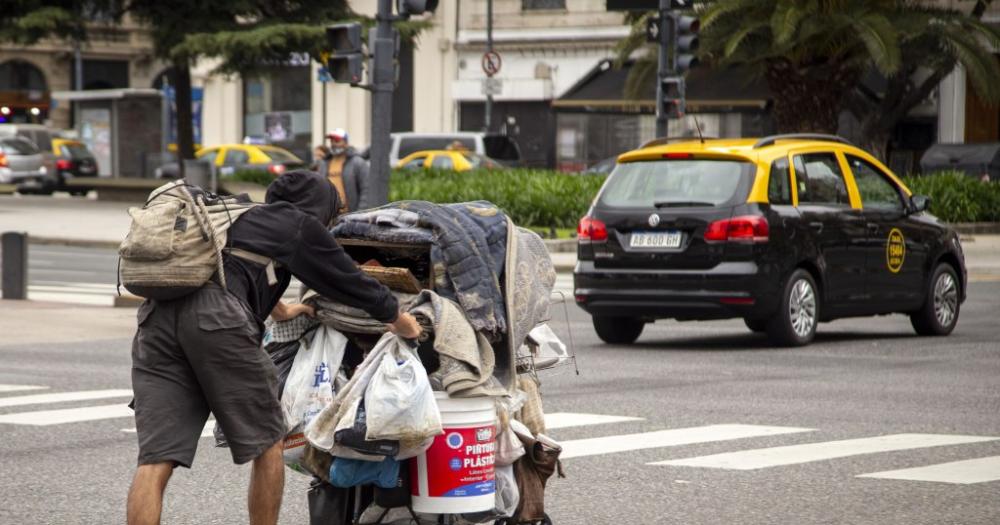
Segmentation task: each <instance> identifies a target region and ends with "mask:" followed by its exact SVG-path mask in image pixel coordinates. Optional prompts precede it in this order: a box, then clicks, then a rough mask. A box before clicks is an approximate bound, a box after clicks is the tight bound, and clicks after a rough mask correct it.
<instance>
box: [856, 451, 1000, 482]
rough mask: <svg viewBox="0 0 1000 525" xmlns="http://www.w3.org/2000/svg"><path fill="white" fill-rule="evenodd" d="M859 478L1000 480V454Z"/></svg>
mask: <svg viewBox="0 0 1000 525" xmlns="http://www.w3.org/2000/svg"><path fill="white" fill-rule="evenodd" d="M857 477H859V478H880V479H901V480H906V481H934V482H937V483H955V484H959V485H971V484H973V483H987V482H990V481H997V480H1000V456H990V457H986V458H979V459H967V460H965V461H952V462H950V463H939V464H937V465H928V466H926V467H916V468H905V469H900V470H887V471H885V472H875V473H873V474H861V475H860V476H857Z"/></svg>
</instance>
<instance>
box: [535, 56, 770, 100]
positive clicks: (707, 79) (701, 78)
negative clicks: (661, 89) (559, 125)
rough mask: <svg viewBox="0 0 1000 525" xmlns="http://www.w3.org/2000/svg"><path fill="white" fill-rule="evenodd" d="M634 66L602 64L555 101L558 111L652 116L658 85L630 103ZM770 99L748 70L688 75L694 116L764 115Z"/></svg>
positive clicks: (706, 70)
mask: <svg viewBox="0 0 1000 525" xmlns="http://www.w3.org/2000/svg"><path fill="white" fill-rule="evenodd" d="M631 68H632V63H626V64H625V65H623V66H622V67H621V68H615V67H614V65H613V64H612V61H611V60H609V59H605V60H602V61H601V62H600V63H598V64H597V66H595V67H594V69H592V70H591V71H590V72H589V73H587V75H585V76H584V77H583V78H582V79H580V81H579V82H577V83H576V85H574V86H573V87H571V88H569V89H568V90H567V91H566V93H565V94H563V96H561V97H559V98H558V99H556V100H554V101H552V107H553V108H555V109H556V110H557V111H578V112H585V113H653V112H655V110H656V85H655V83H652V82H650V84H649V86H648V89H646V92H645V93H643V96H642V97H641V98H639V99H638V100H636V99H627V98H626V97H625V94H624V90H625V80H626V79H627V78H628V75H629V71H630V70H631ZM770 98H771V95H770V92H769V90H768V88H767V84H766V83H765V82H764V81H763V80H762V79H756V78H754V77H752V76H751V75H750V74H749V73H748V72H747V71H746V70H740V69H709V68H705V67H701V68H695V69H693V70H691V71H690V72H689V73H688V74H687V109H688V111H692V112H702V113H705V112H730V111H762V110H764V109H765V108H766V107H767V104H768V101H769V100H770Z"/></svg>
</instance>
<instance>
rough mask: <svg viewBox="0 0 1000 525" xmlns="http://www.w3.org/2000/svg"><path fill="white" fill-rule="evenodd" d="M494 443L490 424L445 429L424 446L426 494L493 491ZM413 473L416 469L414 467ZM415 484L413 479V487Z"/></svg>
mask: <svg viewBox="0 0 1000 525" xmlns="http://www.w3.org/2000/svg"><path fill="white" fill-rule="evenodd" d="M496 450H497V443H496V439H495V429H494V427H493V426H492V425H490V426H485V427H473V428H446V429H445V431H444V434H443V435H440V436H437V437H435V438H434V443H433V444H432V445H431V447H430V448H429V449H427V452H426V454H427V478H428V479H427V491H428V494H427V496H429V497H432V498H435V497H437V498H461V497H466V496H483V495H487V494H493V493H494V492H495V491H496V487H495V486H494V483H495V482H494V477H493V476H494V473H493V464H494V462H495V461H496ZM413 472H414V474H416V469H413ZM418 486H419V485H418V483H416V480H414V483H413V487H414V489H416V488H417V487H418Z"/></svg>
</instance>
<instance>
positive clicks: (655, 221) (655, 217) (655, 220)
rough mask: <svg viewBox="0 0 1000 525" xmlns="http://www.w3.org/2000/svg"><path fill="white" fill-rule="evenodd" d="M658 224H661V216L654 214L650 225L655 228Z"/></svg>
mask: <svg viewBox="0 0 1000 525" xmlns="http://www.w3.org/2000/svg"><path fill="white" fill-rule="evenodd" d="M657 224H660V216H659V215H657V214H655V213H654V214H652V215H650V216H649V225H650V226H652V227H654V228H655V227H656V225H657Z"/></svg>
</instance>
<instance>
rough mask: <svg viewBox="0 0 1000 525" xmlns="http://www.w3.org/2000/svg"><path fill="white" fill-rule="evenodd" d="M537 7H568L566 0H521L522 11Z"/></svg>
mask: <svg viewBox="0 0 1000 525" xmlns="http://www.w3.org/2000/svg"><path fill="white" fill-rule="evenodd" d="M536 9H566V0H521V10H522V11H533V10H536Z"/></svg>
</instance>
